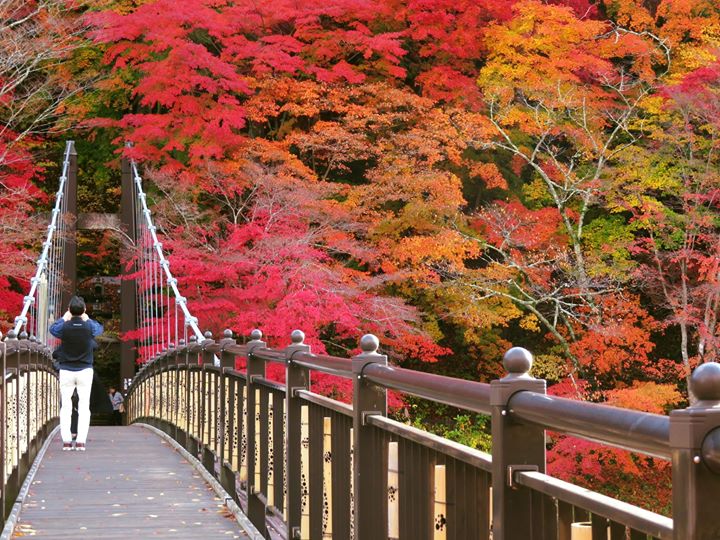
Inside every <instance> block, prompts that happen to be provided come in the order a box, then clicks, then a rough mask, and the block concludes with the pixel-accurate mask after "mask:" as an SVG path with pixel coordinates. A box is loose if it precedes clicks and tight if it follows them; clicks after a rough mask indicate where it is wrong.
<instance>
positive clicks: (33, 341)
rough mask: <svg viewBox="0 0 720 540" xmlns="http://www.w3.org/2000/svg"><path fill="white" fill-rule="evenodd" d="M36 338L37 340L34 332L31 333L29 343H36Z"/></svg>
mask: <svg viewBox="0 0 720 540" xmlns="http://www.w3.org/2000/svg"><path fill="white" fill-rule="evenodd" d="M37 340H38V339H37V338H36V337H35V334H32V335H31V336H30V343H36V342H37Z"/></svg>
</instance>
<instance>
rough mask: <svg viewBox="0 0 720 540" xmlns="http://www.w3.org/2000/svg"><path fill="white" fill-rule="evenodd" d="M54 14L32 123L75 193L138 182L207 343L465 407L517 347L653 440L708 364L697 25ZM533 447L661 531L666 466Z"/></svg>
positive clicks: (22, 182)
mask: <svg viewBox="0 0 720 540" xmlns="http://www.w3.org/2000/svg"><path fill="white" fill-rule="evenodd" d="M28 5H34V4H28ZM60 5H63V6H65V7H66V8H67V9H68V10H69V11H68V10H65V11H58V12H53V17H54V19H52V18H48V17H41V18H39V19H36V20H37V24H47V23H48V21H50V20H55V21H58V20H59V21H62V22H63V24H70V23H69V21H73V24H77V25H78V26H77V27H76V26H72V25H71V26H70V28H73V29H75V28H83V29H84V30H85V29H86V31H84V30H83V31H82V32H80V33H79V34H74V33H73V32H71V33H70V34H71V35H72V36H73V38H75V37H78V36H81V37H82V41H72V40H71V41H72V46H69V43H67V42H65V41H63V40H60V39H59V38H58V35H57V33H49V34H48V35H52V36H54V39H55V41H51V42H50V44H49V45H53V46H54V47H55V49H52V50H54V51H56V52H57V54H56V55H55V56H54V57H53V59H54V63H52V65H49V64H48V63H41V65H42V68H43V69H44V70H45V71H43V73H45V74H50V76H51V77H55V78H56V80H58V81H65V83H64V84H65V86H64V87H63V88H66V90H68V91H67V92H64V93H62V96H61V99H58V100H54V99H51V100H50V101H49V104H50V105H48V106H50V108H51V109H53V111H54V112H53V114H56V115H60V116H61V119H60V123H58V124H57V126H60V127H67V126H69V125H78V126H80V127H79V128H78V129H81V130H82V134H81V138H88V139H90V140H92V141H94V144H95V146H96V152H97V155H96V156H93V157H92V160H93V161H92V163H94V164H95V165H93V167H94V168H96V169H97V171H101V170H102V169H103V167H115V166H116V162H114V161H113V160H114V159H116V158H117V155H118V154H119V153H120V152H121V151H123V152H126V153H127V155H130V156H132V157H134V158H136V159H137V160H138V161H139V162H141V164H142V167H143V170H144V175H145V177H146V178H147V179H148V180H149V182H148V185H147V186H146V187H147V189H148V193H149V194H148V201H149V202H150V204H151V206H152V209H153V212H154V213H155V215H156V216H157V218H158V223H159V228H160V233H161V235H162V236H163V245H164V247H165V249H166V250H167V251H168V253H169V258H170V261H171V265H172V268H173V272H174V273H175V274H176V275H177V276H178V277H179V280H180V285H181V288H182V289H183V291H184V294H186V295H187V296H188V299H189V301H190V302H191V305H192V306H193V311H194V313H195V314H196V315H197V316H198V317H199V319H200V321H201V325H202V326H203V327H206V328H208V329H211V330H212V331H213V332H216V333H217V332H219V331H221V330H222V329H224V328H226V327H229V328H231V329H233V330H234V331H235V332H236V334H238V335H247V334H248V333H249V332H250V331H251V330H252V329H253V328H256V327H259V328H262V330H263V332H264V334H265V336H266V338H267V339H268V341H269V342H270V343H271V344H272V345H276V346H283V345H285V344H287V342H288V336H289V334H290V332H291V331H292V330H293V329H295V328H301V329H302V330H303V331H304V332H305V333H306V335H307V342H308V343H309V344H310V345H311V346H312V348H313V350H314V351H317V352H325V351H326V352H330V353H334V354H342V355H348V354H352V353H353V352H354V351H355V350H356V344H357V339H358V337H359V335H361V334H362V333H365V332H373V333H376V334H378V335H379V336H380V337H381V343H382V344H383V350H384V352H387V353H388V355H389V356H390V359H391V361H392V362H395V363H397V364H400V365H403V366H407V367H412V368H415V369H423V370H433V371H436V372H439V373H444V374H450V375H453V376H461V377H466V378H471V379H479V380H489V379H492V378H495V377H497V376H498V375H501V374H502V373H501V370H502V368H501V365H500V363H499V359H500V357H501V355H502V353H503V352H504V350H506V349H507V348H508V347H509V346H511V345H514V344H515V345H523V346H526V347H528V348H530V349H531V350H532V351H533V353H534V354H535V356H536V362H535V367H534V370H535V375H537V376H540V377H543V378H545V379H547V380H548V382H549V384H550V386H551V391H552V392H554V393H556V394H558V395H564V396H568V397H572V398H574V399H584V400H595V401H602V402H607V403H609V404H613V405H617V406H622V407H634V408H639V409H642V410H646V411H650V412H656V413H664V412H667V410H669V409H671V408H673V407H677V406H682V405H684V404H686V403H687V400H688V399H690V400H692V399H693V396H688V395H687V385H686V377H687V376H688V374H689V373H690V370H691V368H692V367H693V366H695V365H696V364H697V363H699V362H702V361H706V360H714V359H717V357H718V350H719V349H718V347H719V346H720V343H718V341H717V335H718V323H719V322H720V321H718V314H719V313H720V279H719V278H720V253H719V252H718V246H720V234H719V232H718V223H719V221H718V218H719V217H720V216H718V200H719V199H718V195H719V194H720V182H719V180H720V176H718V166H719V165H720V163H719V162H718V157H717V156H718V155H720V152H718V150H719V149H718V148H717V145H718V140H720V137H719V135H720V131H719V129H720V122H719V121H718V118H719V117H720V116H719V113H720V105H719V103H720V57H718V50H720V41H718V38H717V36H718V35H720V8H719V7H718V5H717V3H716V2H713V1H712V0H658V1H653V2H641V1H639V0H613V1H612V2H610V1H599V2H592V1H588V0H553V1H545V2H540V1H537V0H483V1H476V0H453V1H450V0H336V1H333V2H328V1H319V0H302V1H297V0H292V1H290V0H274V1H272V2H248V1H232V2H231V1H228V0H187V1H183V2H176V1H173V0H143V1H135V0H103V1H102V2H99V3H97V5H95V6H94V7H93V9H90V10H88V9H85V8H83V7H82V6H75V5H74V4H71V3H67V4H65V3H62V2H61V3H60ZM5 35H9V34H3V35H2V36H0V46H1V45H2V43H3V41H2V40H3V39H4V36H5ZM49 45H48V46H49ZM28 50H29V51H30V52H29V54H30V56H32V55H33V54H35V56H37V54H39V53H38V51H37V50H34V49H33V48H32V47H30V48H29V49H28ZM33 51H34V52H33ZM60 59H62V61H59V60H60ZM55 60H57V62H55ZM6 80H7V75H5V72H0V84H5V82H6ZM34 80H38V79H34ZM40 80H46V79H42V78H41V79H40ZM49 80H52V79H49ZM68 81H86V82H87V81H90V82H91V83H92V87H91V88H80V87H78V86H77V84H78V83H75V86H72V85H70V84H67V83H68ZM68 94H69V95H68ZM14 95H15V94H14V93H8V94H7V95H4V94H0V110H3V111H4V110H5V109H7V107H9V104H10V103H11V99H12V97H13V96H14ZM46 105H47V102H46ZM38 106H39V105H38ZM43 110H45V109H43ZM5 116H6V117H7V118H11V115H9V114H5ZM13 118H14V117H13ZM53 118H55V116H54V117H53ZM3 121H4V122H5V123H6V126H5V128H4V129H3V130H2V131H1V132H0V170H1V171H2V174H3V175H4V176H3V182H4V184H3V187H5V188H7V189H8V190H10V191H8V193H10V192H11V191H12V192H13V193H15V192H16V191H18V190H20V191H23V190H24V191H23V193H24V194H25V195H23V197H22V198H21V199H17V198H15V199H14V200H15V201H20V202H19V204H10V203H9V202H6V197H4V196H3V197H0V220H1V221H2V222H3V225H4V226H5V227H6V228H9V229H11V230H12V224H13V223H16V222H17V220H19V219H22V216H24V215H26V214H27V213H28V212H29V211H30V206H29V205H30V204H33V203H34V201H36V200H42V197H43V193H42V192H41V191H40V190H38V188H37V187H36V185H35V184H34V181H36V180H37V179H38V178H37V176H38V174H37V172H38V171H37V170H36V169H35V168H34V166H32V165H31V161H30V159H29V157H30V156H31V155H32V154H31V152H33V151H36V147H34V146H33V144H35V143H36V142H42V138H41V137H40V135H41V134H40V133H38V134H33V136H32V137H30V136H28V137H24V138H23V137H18V135H22V134H23V133H24V131H23V130H22V129H21V128H22V126H23V125H24V126H25V128H23V129H26V128H27V127H28V124H27V122H25V124H23V123H22V122H19V123H16V124H14V125H13V126H10V124H9V123H8V121H7V120H6V119H3ZM28 133H29V132H28ZM20 139H23V141H25V142H23V143H22V144H16V140H17V141H19V140H20ZM125 141H131V142H132V143H133V146H132V147H131V148H129V149H124V150H120V149H122V148H124V147H123V144H122V143H123V142H125ZM11 143H12V144H11ZM31 143H32V144H31ZM3 156H5V157H4V159H5V161H4V162H3V161H2V159H3ZM8 156H16V157H17V158H18V159H12V160H10V161H8V159H9V158H8ZM88 167H90V165H88ZM97 171H96V177H95V182H96V184H97V187H98V189H102V190H103V193H104V197H105V198H106V199H107V200H108V201H110V200H111V199H112V198H113V196H114V195H116V191H113V189H112V188H108V187H107V182H106V181H105V180H103V177H102V175H101V174H98V172H97ZM8 201H9V199H8ZM98 211H102V210H98ZM107 211H112V210H107ZM3 216H5V217H3ZM13 220H15V221H13ZM23 238H24V237H22V236H19V237H18V238H17V239H15V238H14V237H13V240H12V241H11V242H10V243H6V244H4V246H5V247H7V246H13V247H12V248H10V249H9V250H8V253H6V254H5V256H3V258H2V260H3V265H5V266H3V271H2V273H1V274H2V277H0V287H5V288H7V287H10V288H12V287H11V283H10V281H12V280H13V279H14V276H16V275H17V274H18V273H20V274H21V273H22V272H21V271H20V269H21V268H23V269H24V267H23V257H25V259H27V256H26V255H25V253H28V252H29V251H23V250H19V249H17V246H20V244H22V243H23ZM5 247H4V248H3V249H5ZM30 247H31V246H29V245H24V246H23V248H30ZM3 253H4V252H3ZM13 254H14V255H13ZM17 254H20V256H19V257H18V256H17ZM25 262H26V261H25ZM16 289H17V287H16ZM18 290H19V289H18ZM14 294H15V296H13V295H12V294H10V295H6V296H4V298H7V299H8V306H9V305H11V304H12V303H13V302H17V301H18V298H19V297H18V296H17V295H18V294H20V293H17V292H16V293H14ZM7 308H8V307H7V306H5V305H4V304H3V305H0V310H2V309H7ZM279 375H280V374H278V376H279ZM316 384H317V386H316V389H319V390H321V391H323V392H325V393H329V394H332V395H334V396H336V397H341V398H342V397H343V396H346V389H345V387H344V386H343V385H342V383H340V382H339V381H337V380H335V379H323V378H319V379H318V380H317V383H316ZM553 443H554V448H553V450H552V451H551V454H550V458H549V466H550V469H551V471H553V473H555V474H557V475H559V476H561V477H563V478H572V479H575V480H579V481H584V482H585V483H586V484H587V485H590V486H592V487H595V488H601V489H603V490H605V491H608V492H612V493H613V494H617V495H621V496H622V497H624V498H627V499H630V500H633V501H636V502H642V503H643V504H645V503H649V498H650V497H655V499H653V500H654V502H652V504H651V505H654V507H656V508H658V509H666V508H667V504H666V503H667V500H666V497H667V491H666V490H665V491H664V490H663V489H660V490H658V491H657V492H656V493H648V491H647V490H644V489H643V487H642V486H643V482H650V481H652V482H655V481H657V482H659V483H660V485H662V486H666V485H667V479H668V471H667V469H666V467H665V466H664V465H662V464H659V463H658V462H655V461H652V460H650V461H647V460H642V459H640V458H638V457H637V456H629V455H626V454H622V453H620V452H616V451H611V450H607V449H603V448H601V447H597V446H595V445H592V444H590V443H579V442H578V441H576V440H574V439H568V438H562V437H557V438H554V439H553ZM600 465H603V468H602V470H600V469H599V466H600ZM619 486H622V487H619Z"/></svg>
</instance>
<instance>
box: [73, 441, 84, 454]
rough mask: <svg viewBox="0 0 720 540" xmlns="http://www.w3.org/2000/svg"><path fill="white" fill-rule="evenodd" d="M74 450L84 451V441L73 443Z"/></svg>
mask: <svg viewBox="0 0 720 540" xmlns="http://www.w3.org/2000/svg"><path fill="white" fill-rule="evenodd" d="M75 450H77V451H78V452H84V451H85V443H81V442H79V443H75Z"/></svg>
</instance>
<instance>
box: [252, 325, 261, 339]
mask: <svg viewBox="0 0 720 540" xmlns="http://www.w3.org/2000/svg"><path fill="white" fill-rule="evenodd" d="M250 339H252V340H253V341H260V340H261V339H262V332H261V331H260V330H258V329H257V328H256V329H255V330H253V331H252V332H250Z"/></svg>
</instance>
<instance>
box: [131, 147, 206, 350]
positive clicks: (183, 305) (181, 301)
mask: <svg viewBox="0 0 720 540" xmlns="http://www.w3.org/2000/svg"><path fill="white" fill-rule="evenodd" d="M130 167H131V173H132V175H133V177H134V180H135V186H136V188H137V196H138V199H139V200H140V204H141V207H140V208H139V210H140V213H141V214H142V216H143V218H144V219H143V221H144V225H145V227H144V228H145V229H146V230H147V231H148V232H149V234H150V243H151V245H152V251H151V253H150V254H149V255H150V257H148V258H149V259H150V261H151V263H154V262H157V264H158V265H159V267H160V269H161V271H162V272H163V273H164V275H165V282H166V283H167V285H168V286H169V287H170V288H171V289H172V293H173V296H174V298H175V303H176V305H177V306H178V307H179V308H180V309H181V310H182V312H183V315H184V316H185V325H186V326H189V327H190V328H191V329H192V331H193V333H194V334H195V337H197V340H198V342H201V341H203V340H204V339H205V337H204V336H203V333H202V332H201V331H200V328H199V327H198V324H197V321H198V320H197V317H193V315H192V313H190V310H189V309H188V306H187V299H186V298H185V297H184V296H182V295H181V294H180V291H179V289H178V286H177V279H176V278H175V277H174V276H173V274H172V272H171V271H170V261H168V260H167V259H166V258H165V254H164V253H163V248H162V243H161V242H160V241H159V240H158V237H157V229H156V228H155V224H154V223H153V220H152V213H151V212H150V209H149V208H148V206H147V200H146V195H145V192H144V191H143V188H142V178H141V177H140V174H139V173H138V168H137V165H136V163H135V161H133V160H131V161H130ZM143 247H144V246H143ZM153 273H154V272H153V271H152V270H151V272H150V274H151V275H150V278H151V279H152V277H153V276H152V274H153ZM156 280H157V276H156ZM157 281H159V280H157ZM154 285H155V286H157V283H154ZM150 296H151V297H152V299H150V301H151V302H152V301H153V299H154V301H155V303H158V300H159V299H161V298H162V296H163V294H162V291H161V290H160V291H158V292H157V293H155V294H151V295H150ZM159 308H160V306H156V307H155V309H156V310H157V309H159ZM156 313H157V311H156ZM150 316H151V317H152V313H151V315H150ZM168 316H169V310H168ZM158 322H159V324H160V325H161V326H163V325H164V323H163V322H162V321H156V322H155V324H157V323H158ZM156 330H158V331H159V330H160V329H159V328H158V329H156Z"/></svg>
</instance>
